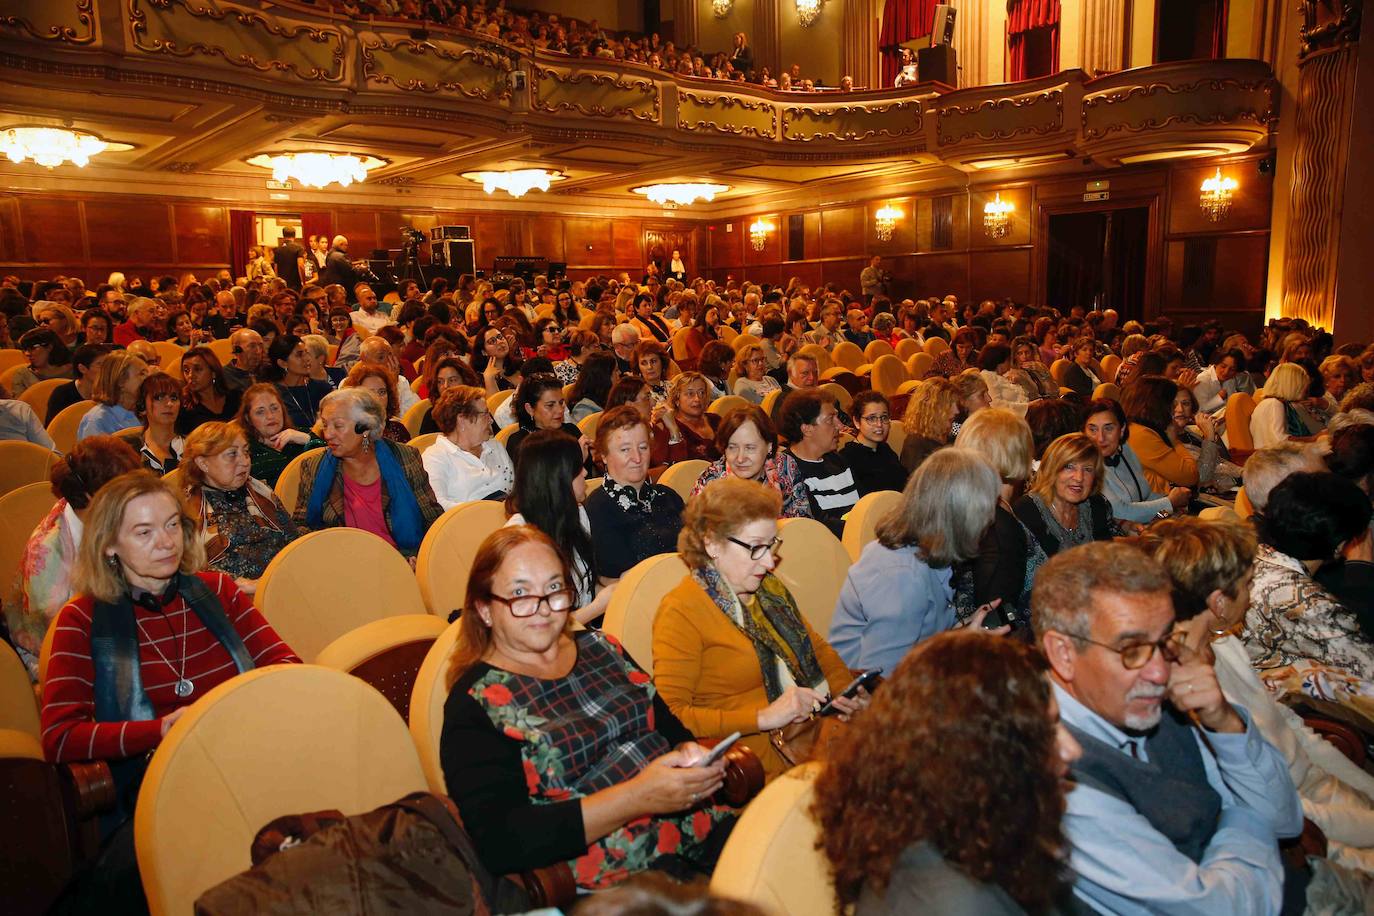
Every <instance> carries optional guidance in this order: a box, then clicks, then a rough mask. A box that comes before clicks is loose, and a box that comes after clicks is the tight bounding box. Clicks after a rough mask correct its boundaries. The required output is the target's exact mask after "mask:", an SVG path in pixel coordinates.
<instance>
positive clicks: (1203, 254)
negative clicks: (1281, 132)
mask: <svg viewBox="0 0 1374 916" xmlns="http://www.w3.org/2000/svg"><path fill="white" fill-rule="evenodd" d="M1258 162H1259V160H1258V159H1256V158H1253V157H1251V158H1243V159H1238V160H1234V161H1231V162H1228V163H1227V164H1226V165H1225V166H1224V172H1225V173H1226V174H1227V175H1230V176H1233V177H1235V178H1236V179H1237V180H1238V181H1239V183H1240V187H1239V189H1238V190H1237V192H1236V196H1235V204H1234V206H1233V208H1232V211H1231V213H1230V215H1229V216H1227V217H1226V218H1225V219H1224V220H1223V221H1221V222H1218V223H1212V222H1208V221H1207V220H1206V218H1205V216H1204V215H1203V212H1202V209H1201V207H1199V205H1198V195H1199V192H1200V189H1201V185H1202V181H1203V179H1204V178H1206V177H1208V176H1209V175H1211V174H1212V173H1213V172H1214V171H1215V169H1216V163H1215V162H1213V163H1212V164H1210V165H1205V164H1200V163H1199V162H1198V161H1196V160H1194V161H1191V162H1179V163H1175V164H1173V165H1164V164H1161V165H1155V166H1137V167H1134V168H1129V169H1118V170H1114V171H1111V172H1102V173H1086V174H1081V175H1075V176H1072V177H1054V178H1044V179H1033V180H1028V181H1023V182H1017V183H1009V184H999V185H980V186H978V187H974V188H969V189H954V190H949V191H933V192H931V193H929V194H921V195H919V196H915V197H911V196H908V197H894V198H875V199H869V200H861V201H854V202H847V203H843V204H837V205H831V206H827V207H824V208H820V209H812V210H803V211H796V210H792V211H761V212H758V213H753V214H750V215H748V216H741V217H738V218H735V219H731V220H721V221H715V222H712V223H709V224H708V226H707V234H708V236H709V240H710V248H709V251H710V258H711V262H710V273H711V275H712V276H713V277H714V278H715V279H716V280H717V282H720V281H723V280H725V279H727V278H730V277H734V278H741V277H747V278H750V279H754V280H757V281H759V282H767V283H783V284H785V283H787V282H788V280H789V279H790V278H791V277H800V278H801V280H802V281H803V282H805V283H807V284H809V285H811V286H816V285H819V284H822V283H831V282H833V283H837V284H839V285H840V286H841V287H842V288H847V289H850V290H852V291H855V292H857V291H858V288H859V272H860V271H861V270H862V269H863V268H864V267H865V266H866V265H867V263H868V259H869V258H870V257H872V256H873V255H882V256H883V258H884V259H885V261H884V266H885V268H886V269H887V270H888V271H889V272H890V273H892V274H893V277H894V286H895V290H894V292H895V293H896V294H897V295H898V296H899V297H906V296H911V297H913V298H915V297H920V296H926V295H935V294H938V295H945V294H947V293H954V294H955V295H957V296H959V298H960V299H961V300H968V299H973V300H981V299H984V298H1000V297H1004V296H1009V297H1011V298H1013V299H1017V300H1019V301H1025V302H1031V303H1034V304H1045V298H1046V265H1047V264H1048V247H1049V246H1048V237H1049V218H1050V216H1051V215H1055V214H1061V213H1078V212H1088V211H1099V210H1107V209H1115V208H1124V207H1147V208H1149V210H1150V230H1149V231H1150V238H1149V254H1148V257H1147V268H1146V279H1145V283H1146V289H1145V297H1144V301H1145V314H1144V316H1143V317H1147V318H1148V317H1153V316H1156V315H1160V314H1167V315H1170V316H1171V317H1173V318H1174V319H1175V320H1176V321H1180V322H1192V321H1197V320H1201V319H1202V318H1207V317H1218V318H1220V319H1221V320H1222V321H1223V322H1224V323H1225V324H1226V325H1227V326H1228V327H1235V328H1243V329H1250V330H1254V329H1256V328H1258V327H1259V325H1260V324H1261V322H1262V319H1263V313H1264V278H1265V272H1266V265H1267V262H1268V244H1269V211H1270V191H1271V187H1270V184H1271V178H1270V175H1269V174H1261V173H1260V171H1259V168H1258ZM1098 179H1101V180H1105V181H1107V182H1109V187H1108V188H1107V191H1108V193H1109V198H1108V199H1107V200H1106V201H1091V202H1085V201H1084V200H1083V196H1084V194H1085V193H1086V192H1087V191H1088V190H1089V188H1088V185H1089V182H1092V181H1094V180H1098ZM996 193H1000V194H1001V197H1002V199H1003V200H1004V201H1010V202H1011V203H1012V204H1014V206H1015V208H1016V209H1015V212H1014V215H1013V218H1012V223H1011V229H1010V232H1009V233H1008V234H1007V235H1006V236H1005V237H1003V238H1000V239H993V238H990V237H988V236H987V234H986V233H985V232H984V229H983V205H984V204H985V203H987V202H988V201H989V200H991V199H992V198H993V195H994V194H996ZM942 198H943V199H944V200H943V201H941V199H942ZM885 204H890V205H892V206H895V207H897V208H898V209H900V210H901V211H902V218H901V220H900V221H899V222H898V223H897V227H896V229H895V231H894V232H893V235H892V238H891V240H890V241H886V242H884V241H880V240H879V239H878V237H877V232H876V230H875V229H874V215H875V213H876V212H877V211H878V209H880V208H881V207H883V206H884V205H885ZM945 208H948V210H947V212H948V215H949V222H948V224H947V229H946V231H945V232H944V233H937V231H936V227H935V219H934V215H935V211H936V210H937V209H940V210H944V209H945ZM795 216H801V218H802V227H803V228H802V232H803V240H802V241H803V250H802V252H801V254H802V257H801V258H800V259H795V260H794V259H790V258H789V257H788V254H789V251H788V224H789V217H795ZM759 218H762V219H764V220H765V221H767V222H768V223H771V224H772V227H773V228H772V230H771V231H770V232H769V234H768V237H767V239H766V241H765V243H764V247H763V249H762V250H761V251H758V250H755V249H754V247H753V245H752V244H751V243H750V239H749V226H750V225H751V224H752V223H753V222H754V221H755V220H756V219H759ZM941 235H943V238H941V237H940V236H941ZM1185 266H1186V268H1187V270H1186V271H1185ZM1049 304H1051V305H1053V304H1054V303H1049Z"/></svg>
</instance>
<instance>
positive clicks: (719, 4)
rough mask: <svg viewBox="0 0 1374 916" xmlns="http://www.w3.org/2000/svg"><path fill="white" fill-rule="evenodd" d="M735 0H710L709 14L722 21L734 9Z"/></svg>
mask: <svg viewBox="0 0 1374 916" xmlns="http://www.w3.org/2000/svg"><path fill="white" fill-rule="evenodd" d="M734 7H735V0H711V12H712V13H714V14H715V17H716V18H717V19H724V18H725V17H726V16H729V15H730V10H732V9H734Z"/></svg>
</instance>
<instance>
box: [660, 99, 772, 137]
mask: <svg viewBox="0 0 1374 916" xmlns="http://www.w3.org/2000/svg"><path fill="white" fill-rule="evenodd" d="M717 106H719V109H720V113H721V114H720V118H719V120H717V118H716V116H715V110H716V108H717ZM736 110H738V112H740V114H741V115H742V117H740V118H738V119H736V120H734V121H733V123H732V122H731V119H730V118H729V117H728V116H729V115H730V114H732V113H734V112H735V111H736ZM694 114H695V115H698V117H696V118H695V119H694V118H693V117H692V115H694ZM677 126H678V129H679V130H713V131H717V132H719V133H723V134H731V135H733V136H736V137H757V138H759V139H761V140H774V139H776V138H777V136H778V107H777V106H776V105H774V104H773V103H772V102H769V101H767V100H766V99H750V98H748V97H746V96H741V95H723V94H719V93H706V92H692V91H690V90H687V89H683V88H682V87H681V86H679V87H678V90H677Z"/></svg>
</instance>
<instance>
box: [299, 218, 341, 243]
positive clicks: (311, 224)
mask: <svg viewBox="0 0 1374 916" xmlns="http://www.w3.org/2000/svg"><path fill="white" fill-rule="evenodd" d="M333 225H334V220H333V214H331V213H302V214H301V244H304V243H305V240H306V239H308V238H310V236H312V235H322V236H324V237H325V238H331V237H332V236H331V235H330V233H332V232H333V231H334V229H333Z"/></svg>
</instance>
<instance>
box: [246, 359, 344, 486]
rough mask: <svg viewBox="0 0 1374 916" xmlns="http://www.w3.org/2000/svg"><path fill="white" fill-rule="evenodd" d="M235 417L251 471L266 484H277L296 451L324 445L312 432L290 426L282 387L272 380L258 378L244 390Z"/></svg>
mask: <svg viewBox="0 0 1374 916" xmlns="http://www.w3.org/2000/svg"><path fill="white" fill-rule="evenodd" d="M237 419H238V425H239V427H240V428H242V429H243V432H244V435H245V436H246V437H247V438H248V455H249V459H250V461H251V462H252V466H251V470H250V473H251V474H252V477H253V479H254V480H260V481H262V482H263V483H265V484H267V485H268V486H269V487H275V486H276V485H277V479H278V478H279V477H281V472H282V471H283V470H284V469H285V468H286V466H287V465H288V464H290V463H291V461H292V459H294V458H295V457H296V456H297V455H300V454H301V453H302V452H308V451H310V450H311V449H314V448H323V447H324V440H323V439H320V438H317V437H316V436H315V435H314V434H313V433H308V432H303V431H302V430H299V429H294V428H292V426H291V424H290V422H289V421H288V420H287V417H286V404H285V403H284V402H283V401H282V399H281V389H280V388H278V387H277V386H276V385H274V384H272V383H271V382H259V383H258V384H256V385H254V386H252V387H251V388H249V389H248V390H247V391H245V392H243V403H242V406H241V408H240V410H239V414H238V418H237Z"/></svg>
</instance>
